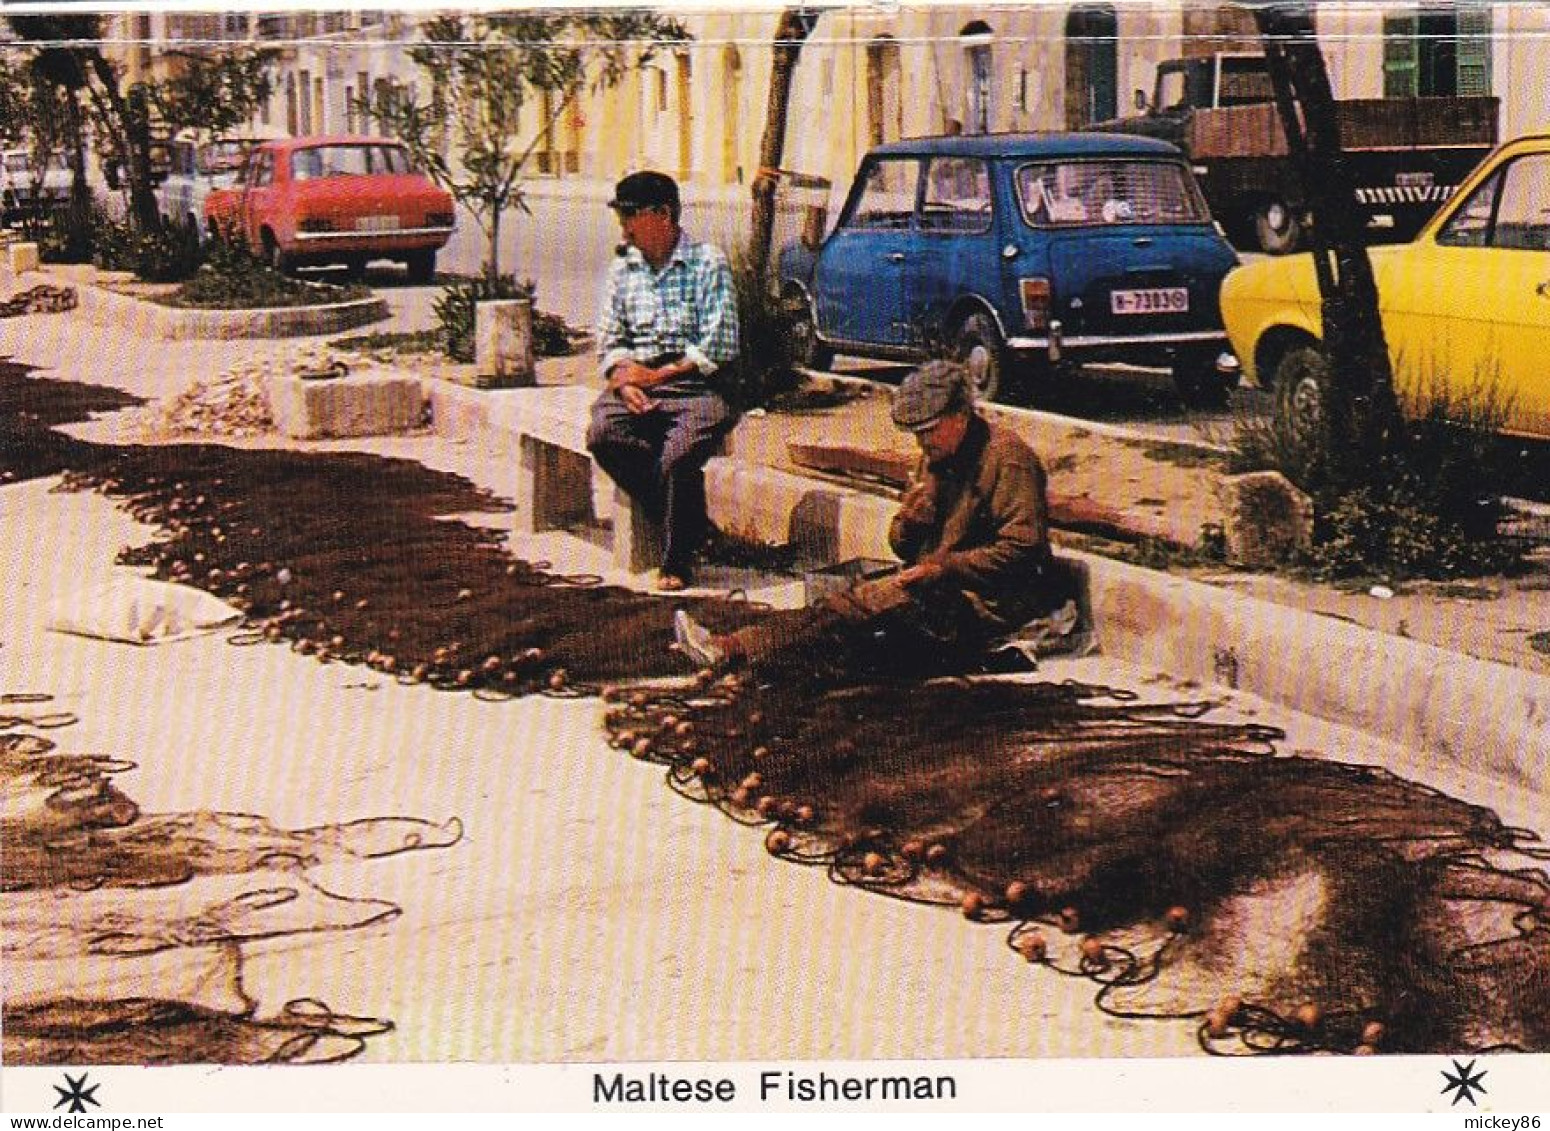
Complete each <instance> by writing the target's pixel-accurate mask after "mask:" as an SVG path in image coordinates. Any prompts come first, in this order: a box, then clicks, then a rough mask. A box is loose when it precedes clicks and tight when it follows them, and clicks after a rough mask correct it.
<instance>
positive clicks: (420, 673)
mask: <svg viewBox="0 0 1550 1131" xmlns="http://www.w3.org/2000/svg"><path fill="white" fill-rule="evenodd" d="M429 671H430V669H429V668H427V667H426V666H425V665H424V664H416V665H415V666H414V669H413V670H412V671H411V672H410V673H409V678H410V679H412V680H413V681H414V682H415V683H419V682H421V681H422V680H423V679H424V678H425V676H426V674H427V673H428V672H429Z"/></svg>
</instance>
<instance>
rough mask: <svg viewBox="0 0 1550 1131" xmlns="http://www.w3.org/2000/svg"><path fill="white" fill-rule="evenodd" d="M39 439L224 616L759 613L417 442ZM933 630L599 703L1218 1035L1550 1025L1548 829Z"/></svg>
mask: <svg viewBox="0 0 1550 1131" xmlns="http://www.w3.org/2000/svg"><path fill="white" fill-rule="evenodd" d="M28 450H29V451H32V452H34V453H42V456H41V457H36V456H35V457H30V458H32V459H33V463H34V465H35V466H40V467H41V466H46V465H47V464H48V463H49V461H50V460H53V461H55V466H56V467H57V466H67V467H70V468H73V469H74V470H73V471H72V474H71V475H70V476H69V482H70V483H71V484H72V485H73V486H76V487H84V486H90V487H95V488H97V489H99V490H102V491H104V492H105V493H107V494H108V495H110V496H113V497H115V498H118V499H120V500H122V501H123V503H124V505H126V506H127V507H128V508H129V509H130V510H131V511H132V512H133V513H135V514H137V515H138V516H140V517H141V518H142V519H144V520H146V521H149V522H154V523H156V524H158V525H159V526H160V527H161V529H162V531H163V533H162V536H161V538H160V539H159V540H158V541H157V542H155V543H153V544H152V545H150V546H148V547H144V548H141V549H138V550H133V551H129V552H127V553H126V554H125V560H128V561H135V562H143V563H147V564H151V565H154V567H155V569H156V572H157V574H158V575H159V576H162V577H166V578H170V579H173V580H180V581H184V582H187V583H190V584H195V585H199V586H201V587H203V588H206V589H209V590H211V591H212V592H215V593H217V594H219V595H221V596H223V597H225V598H227V599H228V600H231V601H233V602H235V603H240V604H241V605H242V606H243V607H245V608H246V609H247V612H248V615H249V617H250V626H251V627H250V629H249V631H248V632H247V633H246V635H245V636H244V637H243V639H246V640H248V641H251V642H255V643H258V642H262V641H264V640H265V639H274V640H284V641H288V642H290V643H291V645H292V647H295V648H296V649H298V650H299V651H307V652H311V653H312V654H314V655H317V656H319V657H320V658H324V659H330V660H348V661H354V662H362V663H366V664H369V665H372V666H373V667H375V668H377V669H378V670H379V671H382V672H385V673H391V674H393V675H394V676H396V677H398V678H401V679H405V680H409V681H425V682H428V683H431V684H433V685H435V686H439V687H448V688H453V689H457V688H467V689H471V690H474V691H476V692H477V693H479V694H485V695H491V694H496V695H504V694H519V693H525V692H533V691H545V692H548V693H558V694H576V693H578V692H583V691H587V690H589V689H590V688H591V687H592V686H593V685H594V684H595V683H598V682H601V681H605V680H606V681H620V680H632V679H636V678H637V677H656V678H657V679H659V680H660V679H661V678H662V677H664V676H670V675H671V674H672V673H673V672H674V670H675V669H678V670H681V667H680V661H678V660H677V658H676V657H674V656H673V655H672V654H671V653H669V651H668V649H667V643H668V640H669V637H670V625H669V617H670V612H671V609H672V607H673V606H674V605H675V604H687V605H689V606H690V607H691V608H692V609H693V610H694V612H695V614H696V616H698V617H699V618H701V619H702V620H704V621H705V622H707V623H708V624H710V625H711V626H712V627H713V628H716V629H720V630H725V629H727V628H730V627H732V626H734V625H738V624H743V623H749V622H751V621H753V620H756V619H757V618H758V617H759V616H760V615H761V613H760V610H758V609H756V608H752V607H749V606H747V605H745V604H740V603H737V602H728V601H698V602H673V603H671V604H670V603H668V602H665V601H661V600H659V599H656V598H652V597H647V596H642V595H640V594H636V593H633V592H630V591H627V590H623V589H618V588H611V587H605V586H600V585H596V584H594V582H595V580H596V579H593V578H576V577H572V578H565V577H560V576H557V575H555V574H554V573H553V572H551V571H550V570H549V569H547V568H545V567H544V565H543V564H542V563H524V562H521V561H517V560H514V559H513V558H511V556H510V555H509V554H508V553H507V552H506V550H505V548H504V546H503V545H502V540H501V536H500V535H498V534H496V533H492V532H490V531H487V530H480V529H476V528H474V527H471V526H468V525H466V524H464V523H462V522H457V521H448V520H445V519H441V518H438V517H437V516H438V515H446V514H458V513H467V512H471V511H481V510H482V511H490V510H494V509H497V508H500V507H501V506H502V504H501V503H499V501H498V500H496V499H494V498H493V497H491V496H490V495H488V494H487V493H484V492H481V491H477V490H475V489H474V488H472V487H471V486H470V485H469V484H467V483H466V482H465V481H463V480H459V479H457V478H455V477H452V476H448V475H442V474H438V473H434V472H430V471H427V470H426V469H424V468H422V467H419V466H418V465H415V464H411V463H407V462H402V461H393V460H384V459H377V458H373V457H368V456H363V455H338V454H331V455H318V454H310V455H309V454H296V453H287V452H262V451H234V450H231V449H227V448H221V447H215V446H210V445H182V446H176V447H167V448H111V447H105V446H94V445H84V444H78V443H75V442H73V441H68V440H65V439H64V438H62V437H58V436H56V435H54V434H52V433H42V434H41V435H40V436H39V437H37V438H35V439H34V440H33V441H32V443H31V446H30V448H29V449H28ZM7 458H9V457H8V453H7V452H6V451H5V450H4V449H0V460H3V459H7ZM13 466H14V464H13ZM916 660H918V663H916V662H915V661H916ZM938 660H939V657H934V656H920V657H915V658H912V657H908V656H903V657H901V656H897V655H895V656H891V657H889V658H888V663H887V664H885V665H880V666H875V667H873V668H870V669H864V670H855V671H851V672H848V673H846V672H839V671H836V670H834V669H833V667H832V666H831V665H820V664H818V663H816V662H813V663H802V662H793V663H788V664H785V665H784V666H781V667H778V668H777V669H775V670H774V674H773V676H771V677H769V678H765V679H763V680H761V681H758V682H755V681H751V680H748V679H745V678H743V677H739V676H730V677H722V678H717V677H715V676H713V675H711V674H709V673H704V674H702V675H701V676H697V677H696V678H695V679H694V680H693V681H689V682H682V681H680V682H674V683H669V684H665V685H664V684H661V683H658V684H654V685H652V686H643V685H636V686H633V687H626V688H624V689H622V690H613V691H610V692H609V694H608V697H609V698H610V700H611V704H610V706H609V708H608V711H607V715H606V725H607V728H608V731H609V733H610V735H611V737H612V740H613V742H614V744H615V745H617V746H619V747H622V748H626V749H628V750H629V751H630V752H631V753H632V754H634V755H635V756H636V757H639V758H647V759H653V760H657V761H661V762H663V763H666V764H667V765H669V766H670V770H669V774H668V779H669V782H670V783H671V784H672V785H673V786H674V787H675V788H676V789H678V790H679V791H680V792H682V793H684V794H685V795H687V796H690V797H693V798H696V799H698V800H703V801H706V802H709V803H713V804H715V805H717V806H718V807H719V808H721V809H722V810H723V811H724V812H726V813H727V814H728V815H729V816H731V817H733V818H734V819H737V820H739V821H742V822H744V823H747V824H750V825H761V826H765V827H766V828H767V840H766V843H767V845H768V847H769V848H770V850H771V851H772V852H773V853H775V854H776V855H778V856H781V857H786V858H790V859H792V860H797V861H803V862H808V863H814V864H819V865H822V866H824V867H825V868H827V869H828V871H829V873H830V875H831V876H833V877H834V878H835V879H836V880H837V881H839V882H843V883H847V884H853V885H855V886H858V887H864V888H868V889H871V890H875V891H879V892H883V893H886V894H890V895H895V896H900V897H903V898H909V899H915V900H922V901H928V902H934V903H943V904H949V905H955V906H957V907H959V908H960V909H961V910H962V911H963V912H964V913H965V914H966V915H968V916H969V917H970V918H971V919H975V920H982V921H983V920H989V921H995V922H1000V923H1005V924H1009V925H1010V933H1009V942H1010V944H1011V946H1012V948H1013V949H1014V950H1015V951H1017V953H1019V954H1020V955H1022V956H1023V957H1024V958H1026V959H1028V960H1029V961H1030V962H1037V963H1041V964H1046V965H1048V966H1050V967H1051V968H1053V969H1056V970H1059V971H1062V972H1065V973H1068V974H1071V975H1073V976H1083V977H1087V978H1091V979H1092V980H1093V981H1094V982H1095V983H1097V984H1098V987H1099V988H1098V989H1097V991H1096V1000H1097V1004H1098V1006H1099V1007H1100V1008H1102V1009H1104V1010H1106V1011H1108V1012H1110V1013H1113V1014H1116V1015H1121V1016H1127V1017H1172V1018H1188V1019H1191V1020H1192V1021H1193V1022H1194V1023H1195V1024H1196V1025H1197V1026H1198V1031H1199V1034H1200V1040H1201V1043H1202V1045H1203V1046H1204V1047H1206V1048H1207V1049H1208V1050H1210V1051H1213V1052H1224V1053H1228V1052H1238V1053H1248V1052H1293V1051H1310V1050H1334V1051H1354V1052H1368V1051H1385V1052H1389V1051H1392V1052H1423V1051H1426V1052H1429V1051H1442V1050H1449V1051H1457V1050H1463V1049H1491V1048H1520V1049H1529V1050H1535V1051H1544V1050H1546V1049H1550V935H1547V931H1546V919H1547V918H1550V885H1547V882H1546V878H1545V876H1544V874H1543V872H1542V871H1540V870H1538V869H1537V868H1536V867H1532V866H1530V865H1531V864H1532V858H1533V857H1534V856H1535V855H1536V854H1538V852H1539V850H1538V849H1537V848H1535V847H1534V844H1535V838H1534V836H1533V834H1531V833H1529V832H1527V831H1524V830H1515V829H1511V828H1508V827H1505V826H1504V825H1503V823H1502V822H1501V821H1500V820H1499V819H1498V818H1497V817H1496V816H1495V815H1494V814H1493V813H1491V812H1490V811H1489V810H1486V809H1483V808H1480V807H1477V806H1473V805H1469V804H1465V803H1463V802H1461V801H1458V800H1455V799H1452V798H1449V797H1447V796H1444V795H1442V794H1440V793H1437V792H1436V791H1433V790H1430V789H1427V788H1425V787H1422V786H1420V785H1417V784H1414V783H1410V782H1406V781H1403V780H1401V779H1399V778H1396V777H1394V776H1392V775H1390V774H1388V773H1385V772H1383V771H1381V770H1376V769H1371V768H1364V767H1359V766H1352V765H1345V764H1341V763H1338V762H1331V761H1323V760H1319V759H1315V758H1310V757H1301V756H1297V757H1288V756H1282V755H1278V754H1277V753H1276V750H1275V745H1274V744H1275V741H1276V740H1277V738H1278V737H1279V735H1278V732H1276V731H1274V730H1270V729H1267V728H1265V727H1262V726H1254V725H1240V724H1228V723H1221V722H1214V721H1212V720H1210V719H1209V718H1207V717H1205V716H1206V715H1207V713H1208V711H1209V710H1210V709H1211V707H1212V704H1209V703H1204V702H1200V703H1173V704H1162V705H1152V704H1143V703H1140V702H1138V701H1137V700H1136V698H1135V696H1134V695H1133V694H1131V693H1128V692H1124V691H1119V690H1114V689H1108V688H1099V687H1090V686H1083V685H1079V684H1072V683H1066V684H1054V683H1048V682H1029V681H1026V680H965V679H955V678H936V679H927V678H924V676H925V675H926V674H928V673H933V671H934V669H936V667H937V661H938ZM1030 992H1037V991H1036V988H1031V989H1030Z"/></svg>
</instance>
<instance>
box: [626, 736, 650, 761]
mask: <svg viewBox="0 0 1550 1131" xmlns="http://www.w3.org/2000/svg"><path fill="white" fill-rule="evenodd" d="M630 753H631V754H632V755H633V756H634V757H636V758H645V757H648V756H650V754H651V739H649V738H637V739H636V740H635V745H634V746H632V747H630Z"/></svg>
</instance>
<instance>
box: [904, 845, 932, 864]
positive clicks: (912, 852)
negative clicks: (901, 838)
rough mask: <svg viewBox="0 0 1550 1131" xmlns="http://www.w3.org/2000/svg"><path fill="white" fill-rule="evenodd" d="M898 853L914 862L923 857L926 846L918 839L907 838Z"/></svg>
mask: <svg viewBox="0 0 1550 1131" xmlns="http://www.w3.org/2000/svg"><path fill="white" fill-rule="evenodd" d="M899 855H900V856H902V857H904V859H906V860H908V861H909V862H910V863H912V864H915V863H918V862H919V861H921V860H922V859H924V858H925V855H926V846H925V845H924V844H922V843H921V842H920V841H918V840H907V841H905V842H904V844H903V845H901V846H900V848H899Z"/></svg>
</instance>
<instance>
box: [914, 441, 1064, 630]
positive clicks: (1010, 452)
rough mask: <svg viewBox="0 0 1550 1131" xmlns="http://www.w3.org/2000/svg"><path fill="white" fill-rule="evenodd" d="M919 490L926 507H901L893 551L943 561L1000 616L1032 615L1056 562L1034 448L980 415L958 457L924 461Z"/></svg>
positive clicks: (1041, 470) (919, 471)
mask: <svg viewBox="0 0 1550 1131" xmlns="http://www.w3.org/2000/svg"><path fill="white" fill-rule="evenodd" d="M917 488H918V490H919V491H920V492H921V493H923V494H924V495H925V497H926V498H925V501H924V503H923V505H920V506H917V507H905V508H901V510H900V513H899V514H897V515H895V516H894V519H893V523H892V525H891V526H890V527H889V530H888V541H889V544H890V545H892V547H893V550H894V553H896V554H898V555H899V557H900V558H901V559H903V560H904V561H905V562H908V563H914V562H918V561H921V560H924V559H927V558H930V559H932V560H935V561H939V562H941V563H942V565H943V567H944V568H945V570H946V578H947V580H949V581H950V582H952V583H954V584H955V585H956V586H957V587H958V588H960V589H962V590H965V591H966V592H968V593H970V594H972V595H974V596H976V597H978V598H979V599H980V600H982V601H984V602H986V603H988V604H989V605H990V606H991V609H989V610H986V611H990V612H992V613H993V614H995V615H997V619H1010V620H1019V619H1026V618H1025V617H1023V615H1022V614H1023V612H1024V611H1025V609H1026V608H1027V607H1028V606H1031V605H1036V604H1037V603H1038V601H1039V599H1040V597H1041V595H1042V594H1041V589H1042V588H1043V584H1044V578H1045V577H1046V576H1047V567H1048V565H1049V560H1050V549H1049V501H1048V499H1047V498H1046V496H1045V475H1044V466H1043V465H1042V464H1041V463H1040V462H1039V457H1038V456H1037V455H1035V454H1034V452H1033V449H1032V448H1030V447H1029V446H1028V445H1027V444H1026V443H1024V442H1023V440H1022V439H1021V438H1020V437H1019V436H1017V435H1016V434H1015V433H1013V432H1012V431H1010V430H1009V429H1007V428H1005V427H1003V426H1002V425H1000V424H993V423H990V422H988V421H986V420H985V419H984V418H983V417H980V416H975V417H974V418H973V419H972V420H971V421H970V422H969V430H968V432H967V433H965V435H964V438H963V442H962V443H961V444H960V445H959V447H958V450H957V451H956V452H954V453H953V455H952V456H950V457H949V458H948V459H946V460H943V461H942V462H941V463H940V464H936V465H927V464H925V463H924V461H922V464H921V466H920V467H918V468H917V469H916V473H915V481H914V484H912V489H917ZM996 606H1006V607H1004V608H1001V609H997V608H996Z"/></svg>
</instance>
